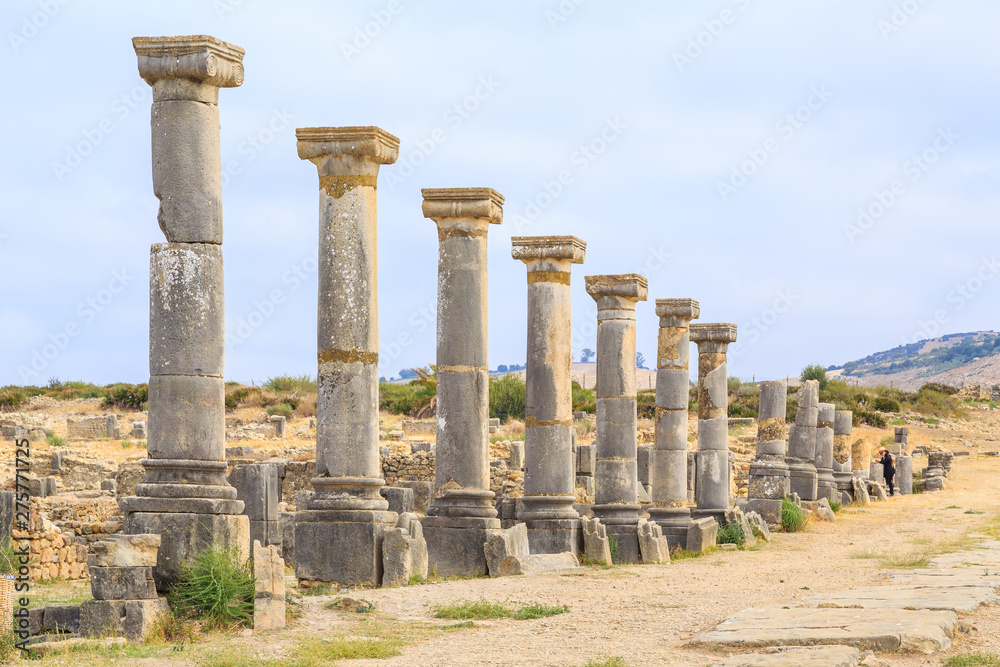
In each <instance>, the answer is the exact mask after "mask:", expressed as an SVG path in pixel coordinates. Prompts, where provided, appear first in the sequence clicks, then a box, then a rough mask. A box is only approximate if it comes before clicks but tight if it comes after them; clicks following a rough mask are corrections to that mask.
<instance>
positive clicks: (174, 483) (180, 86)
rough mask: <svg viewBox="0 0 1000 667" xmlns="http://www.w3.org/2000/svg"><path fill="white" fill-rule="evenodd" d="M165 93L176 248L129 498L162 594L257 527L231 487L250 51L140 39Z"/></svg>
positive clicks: (246, 541)
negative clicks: (230, 90)
mask: <svg viewBox="0 0 1000 667" xmlns="http://www.w3.org/2000/svg"><path fill="white" fill-rule="evenodd" d="M132 44H133V46H134V48H135V52H136V55H137V56H138V61H139V76H141V77H142V79H143V80H144V81H145V82H146V83H148V84H149V85H150V86H152V88H153V105H152V121H151V126H152V156H153V192H154V194H155V195H156V197H157V198H158V199H159V200H160V207H159V213H158V214H157V221H158V222H159V226H160V230H161V231H162V232H163V234H164V236H165V237H166V239H167V242H166V243H157V244H154V245H153V246H152V248H151V250H150V267H149V283H150V285H149V291H150V299H149V301H150V303H149V374H150V378H149V434H148V440H147V443H148V444H147V451H148V454H149V458H148V459H145V460H143V461H142V465H143V467H144V468H145V469H146V477H145V478H144V479H143V480H142V482H141V483H140V484H139V485H137V486H136V490H135V491H136V495H135V496H131V497H127V498H123V499H122V500H121V509H122V512H123V513H124V515H125V526H124V532H125V533H126V534H138V533H154V534H157V535H160V536H161V541H160V549H159V552H158V555H157V561H156V567H155V568H154V570H153V577H154V579H155V581H156V586H157V588H158V589H159V590H161V591H164V590H167V589H168V588H169V586H170V584H171V583H173V582H174V581H176V579H177V576H178V574H179V571H180V567H181V565H182V563H183V562H184V561H186V560H188V559H189V558H191V557H193V556H195V555H197V554H198V553H200V552H202V551H203V550H204V549H205V548H206V547H207V546H208V545H210V544H211V543H213V542H216V543H219V544H221V545H223V546H229V547H234V548H236V549H238V550H239V552H240V553H241V554H242V556H243V557H244V558H246V557H249V551H250V524H249V519H248V518H247V517H246V516H242V512H243V507H244V505H243V502H242V501H240V500H237V499H236V489H234V488H233V487H232V486H231V485H230V484H229V482H228V481H227V480H226V470H227V465H226V460H225V434H226V423H225V419H226V417H225V386H224V382H223V371H224V364H225V319H224V316H225V312H224V311H225V309H224V282H223V268H222V161H221V155H220V151H219V88H220V87H235V86H239V85H240V84H242V83H243V53H244V52H243V49H241V48H239V47H238V46H234V45H232V44H228V43H226V42H223V41H221V40H218V39H216V38H214V37H208V36H205V35H196V36H190V37H136V38H134V39H133V40H132Z"/></svg>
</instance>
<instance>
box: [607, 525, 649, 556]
mask: <svg viewBox="0 0 1000 667" xmlns="http://www.w3.org/2000/svg"><path fill="white" fill-rule="evenodd" d="M637 525H638V519H637V520H636V523H633V524H610V525H605V529H606V530H607V531H608V541H609V542H610V547H611V560H612V561H613V562H614V563H615V564H618V563H641V562H642V557H641V555H640V553H639V535H638V533H637V532H636V529H637Z"/></svg>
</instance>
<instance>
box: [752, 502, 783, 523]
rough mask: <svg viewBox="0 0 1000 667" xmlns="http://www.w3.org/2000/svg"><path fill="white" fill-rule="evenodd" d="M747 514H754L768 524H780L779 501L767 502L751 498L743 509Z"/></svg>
mask: <svg viewBox="0 0 1000 667" xmlns="http://www.w3.org/2000/svg"><path fill="white" fill-rule="evenodd" d="M744 510H745V511H747V512H756V513H757V514H759V515H760V516H761V518H763V519H764V521H766V522H767V523H768V524H770V525H772V526H773V525H775V524H780V523H781V501H780V500H767V499H765V498H751V499H750V501H749V502H748V503H747V504H746V507H745V508H744Z"/></svg>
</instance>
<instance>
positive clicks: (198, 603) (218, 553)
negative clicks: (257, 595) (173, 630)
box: [168, 544, 254, 630]
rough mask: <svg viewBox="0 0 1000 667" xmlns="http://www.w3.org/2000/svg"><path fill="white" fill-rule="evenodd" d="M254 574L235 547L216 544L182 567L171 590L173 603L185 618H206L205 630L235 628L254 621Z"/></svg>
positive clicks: (170, 598)
mask: <svg viewBox="0 0 1000 667" xmlns="http://www.w3.org/2000/svg"><path fill="white" fill-rule="evenodd" d="M253 599H254V577H253V571H252V570H251V569H250V564H249V563H247V562H241V559H240V553H239V551H238V550H236V549H233V548H226V547H222V546H219V545H218V544H213V545H212V546H211V547H209V548H208V549H206V550H205V551H203V552H201V553H200V554H198V555H197V556H195V557H194V558H193V559H191V560H189V561H187V562H186V563H184V564H183V565H182V566H181V573H180V577H179V580H178V581H177V583H176V584H174V585H173V587H172V588H171V590H170V595H169V596H168V600H169V602H170V606H171V607H172V608H173V609H174V610H175V611H176V612H177V613H178V614H179V615H180V616H181V617H183V618H190V619H200V620H203V621H204V625H203V629H205V630H215V629H224V630H228V629H232V628H235V627H239V626H248V627H249V626H250V624H251V623H252V622H253Z"/></svg>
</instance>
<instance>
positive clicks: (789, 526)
mask: <svg viewBox="0 0 1000 667" xmlns="http://www.w3.org/2000/svg"><path fill="white" fill-rule="evenodd" d="M805 527H806V513H805V512H803V511H802V508H801V507H799V506H798V505H796V504H795V503H793V502H792V499H791V498H789V497H788V496H785V497H784V498H782V499H781V530H783V531H785V532H786V533H797V532H799V531H801V530H804V529H805Z"/></svg>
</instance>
